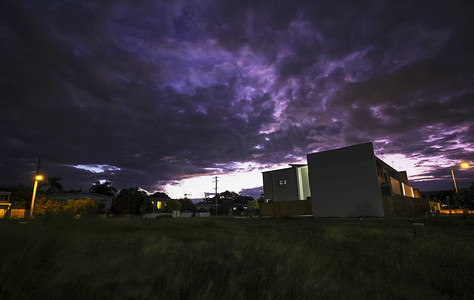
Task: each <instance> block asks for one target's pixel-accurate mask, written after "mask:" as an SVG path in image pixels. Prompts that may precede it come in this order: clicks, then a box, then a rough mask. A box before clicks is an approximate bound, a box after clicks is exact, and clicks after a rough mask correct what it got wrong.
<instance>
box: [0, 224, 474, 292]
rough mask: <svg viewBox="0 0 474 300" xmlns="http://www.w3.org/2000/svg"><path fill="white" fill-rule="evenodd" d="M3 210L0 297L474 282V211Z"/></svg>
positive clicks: (386, 288)
mask: <svg viewBox="0 0 474 300" xmlns="http://www.w3.org/2000/svg"><path fill="white" fill-rule="evenodd" d="M412 223H413V222H412V221H410V220H377V219H365V220H362V221H361V220H359V219H352V220H331V219H313V218H281V219H232V218H208V219H155V220H143V219H110V220H105V219H81V220H76V219H71V218H68V217H66V216H57V217H51V216H48V217H43V218H37V219H35V220H32V221H30V222H29V223H27V224H20V222H19V221H8V220H1V222H0V229H1V230H0V238H1V240H0V295H1V296H0V299H104V298H113V299H153V298H156V299H315V298H334V299H342V298H372V299H374V298H377V299H387V298H388V299H391V298H393V299H400V298H404V299H428V298H429V299H437V298H438V299H439V298H450V299H452V298H469V297H472V295H473V294H474V284H473V280H472V278H474V252H473V249H474V238H473V237H474V219H472V218H468V219H462V218H440V219H432V220H429V221H425V229H426V237H425V238H424V239H419V238H415V237H414V234H413V228H412Z"/></svg>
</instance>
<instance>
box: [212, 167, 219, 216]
mask: <svg viewBox="0 0 474 300" xmlns="http://www.w3.org/2000/svg"><path fill="white" fill-rule="evenodd" d="M217 178H218V177H217V176H215V177H214V180H213V181H212V182H215V183H216V187H215V191H216V192H215V194H216V216H217V182H218V180H217Z"/></svg>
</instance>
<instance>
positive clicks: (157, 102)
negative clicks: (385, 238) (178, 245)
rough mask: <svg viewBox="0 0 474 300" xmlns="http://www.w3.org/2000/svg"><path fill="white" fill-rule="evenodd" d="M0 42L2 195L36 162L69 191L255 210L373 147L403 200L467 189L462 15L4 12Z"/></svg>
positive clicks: (417, 6)
mask: <svg viewBox="0 0 474 300" xmlns="http://www.w3.org/2000/svg"><path fill="white" fill-rule="evenodd" d="M0 39H1V42H0V76H1V81H0V82H1V85H0V99H1V110H0V112H1V117H0V170H1V172H0V185H6V184H18V183H27V184H32V179H31V178H32V174H33V173H34V171H35V170H36V163H37V160H38V157H41V158H42V169H41V171H42V172H43V173H44V174H46V175H47V176H57V177H62V180H61V183H62V185H63V186H64V188H66V189H72V188H74V189H78V188H82V189H87V188H89V187H90V186H91V185H92V183H93V182H95V181H97V180H103V179H106V180H109V181H111V182H112V185H113V186H115V187H117V188H125V187H132V186H137V187H141V188H143V189H145V190H147V191H150V192H152V191H154V190H164V191H167V192H168V193H170V195H171V196H174V197H182V196H183V194H184V193H190V194H191V195H192V196H191V197H195V198H197V197H202V196H203V195H204V193H205V192H212V191H213V183H212V176H214V175H218V176H219V188H220V189H233V190H234V191H236V192H239V191H240V190H241V189H244V191H243V193H251V192H254V194H253V195H254V196H255V195H256V194H259V193H260V188H259V187H260V186H261V185H262V180H261V171H262V170H266V169H269V168H276V167H281V166H284V165H285V164H288V163H295V162H305V160H306V157H305V155H306V154H307V153H312V152H316V151H321V150H328V149H332V148H336V147H343V146H349V145H353V144H357V143H362V142H368V141H372V142H373V143H374V148H375V151H376V155H377V156H378V157H380V158H382V157H383V159H384V160H385V161H386V162H387V163H389V164H390V165H392V166H394V167H395V168H396V169H398V170H405V169H407V170H408V175H409V177H410V179H411V184H412V186H413V187H418V188H420V189H421V190H437V189H453V182H452V178H451V172H450V170H451V168H454V172H455V175H456V180H457V183H458V185H459V186H461V187H467V186H469V185H470V182H471V181H474V170H473V169H474V168H473V167H471V168H470V169H467V170H459V168H458V167H457V165H458V164H459V163H460V162H461V161H468V162H470V163H471V165H472V163H473V162H474V1H471V0H468V1H446V0H442V1H381V0H374V1H353V0H351V1H314V0H308V1H256V0H251V1H246V0H238V1H233V0H222V1H75V0H70V1H67V0H61V1H37V0H35V1H8V0H7V1H2V2H1V4H0ZM226 174H227V175H226ZM184 179H186V180H184ZM183 180H184V181H183Z"/></svg>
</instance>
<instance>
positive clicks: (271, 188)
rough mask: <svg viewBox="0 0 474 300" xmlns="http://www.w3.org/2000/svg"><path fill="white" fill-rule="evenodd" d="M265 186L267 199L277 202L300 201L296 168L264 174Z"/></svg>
mask: <svg viewBox="0 0 474 300" xmlns="http://www.w3.org/2000/svg"><path fill="white" fill-rule="evenodd" d="M263 184H264V185H263V194H264V198H265V199H272V200H273V201H275V202H278V201H291V200H298V183H297V179H296V170H295V168H287V169H280V170H275V171H270V172H265V173H263Z"/></svg>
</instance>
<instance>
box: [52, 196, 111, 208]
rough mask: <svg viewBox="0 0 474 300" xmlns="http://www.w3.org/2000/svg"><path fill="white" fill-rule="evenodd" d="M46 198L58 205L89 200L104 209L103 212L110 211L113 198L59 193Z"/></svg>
mask: <svg viewBox="0 0 474 300" xmlns="http://www.w3.org/2000/svg"><path fill="white" fill-rule="evenodd" d="M48 198H49V199H51V200H54V201H57V202H59V203H67V202H68V200H81V199H87V198H90V199H91V200H92V201H94V202H95V203H97V204H98V205H101V206H103V207H104V209H105V210H110V209H111V208H112V199H113V198H114V196H109V195H102V194H95V193H87V192H78V193H61V194H53V195H48Z"/></svg>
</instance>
